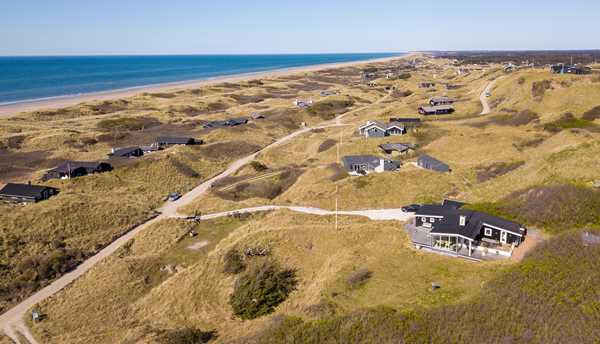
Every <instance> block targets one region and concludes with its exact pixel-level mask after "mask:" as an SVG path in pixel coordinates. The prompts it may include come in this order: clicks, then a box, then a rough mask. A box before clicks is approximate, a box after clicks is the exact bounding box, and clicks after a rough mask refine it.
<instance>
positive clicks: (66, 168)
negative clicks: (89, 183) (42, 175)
mask: <svg viewBox="0 0 600 344" xmlns="http://www.w3.org/2000/svg"><path fill="white" fill-rule="evenodd" d="M102 164H106V163H105V162H101V161H65V162H63V163H62V164H60V165H58V166H56V167H55V168H53V169H51V170H50V171H49V172H60V173H69V172H70V171H73V170H75V169H78V168H82V167H83V168H85V169H86V170H88V169H90V170H95V169H97V168H98V167H100V165H102Z"/></svg>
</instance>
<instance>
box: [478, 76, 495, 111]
mask: <svg viewBox="0 0 600 344" xmlns="http://www.w3.org/2000/svg"><path fill="white" fill-rule="evenodd" d="M498 79H500V78H496V79H494V80H492V81H490V83H489V84H487V86H486V87H485V89H484V90H483V92H481V94H480V95H479V100H480V101H481V105H482V106H483V110H482V111H481V114H482V115H487V114H489V113H490V112H491V111H492V110H491V109H490V104H489V103H488V101H487V94H488V93H491V92H492V88H493V87H494V85H495V84H496V81H498Z"/></svg>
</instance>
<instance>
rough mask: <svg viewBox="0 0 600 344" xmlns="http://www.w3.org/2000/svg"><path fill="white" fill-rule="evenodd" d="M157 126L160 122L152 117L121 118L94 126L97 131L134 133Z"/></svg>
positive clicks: (110, 119)
mask: <svg viewBox="0 0 600 344" xmlns="http://www.w3.org/2000/svg"><path fill="white" fill-rule="evenodd" d="M158 124H160V122H159V121H158V120H157V119H155V118H152V117H123V118H108V119H103V120H101V121H100V122H98V124H97V125H96V126H97V127H98V128H99V129H102V130H107V131H112V130H120V131H134V130H142V129H144V128H150V127H153V126H156V125H158Z"/></svg>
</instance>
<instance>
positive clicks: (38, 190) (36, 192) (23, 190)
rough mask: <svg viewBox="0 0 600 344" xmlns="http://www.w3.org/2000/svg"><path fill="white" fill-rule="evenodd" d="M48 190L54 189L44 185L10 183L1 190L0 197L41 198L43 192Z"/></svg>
mask: <svg viewBox="0 0 600 344" xmlns="http://www.w3.org/2000/svg"><path fill="white" fill-rule="evenodd" d="M47 189H53V188H51V187H48V186H42V185H30V184H15V183H8V184H6V185H5V186H4V187H3V188H2V190H0V195H4V196H19V197H29V198H35V197H38V196H41V194H42V192H43V191H44V190H47Z"/></svg>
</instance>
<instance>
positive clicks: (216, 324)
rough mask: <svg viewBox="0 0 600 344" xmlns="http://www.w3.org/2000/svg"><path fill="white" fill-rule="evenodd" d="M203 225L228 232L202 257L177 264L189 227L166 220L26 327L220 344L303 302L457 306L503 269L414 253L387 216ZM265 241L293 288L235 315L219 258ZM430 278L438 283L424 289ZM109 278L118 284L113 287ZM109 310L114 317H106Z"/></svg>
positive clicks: (80, 337)
mask: <svg viewBox="0 0 600 344" xmlns="http://www.w3.org/2000/svg"><path fill="white" fill-rule="evenodd" d="M230 221H234V222H230ZM236 223H237V224H236ZM240 225H241V227H237V229H234V228H236V227H235V226H240ZM221 226H226V227H227V228H230V229H223V230H221V229H219V228H224V227H221ZM203 228H204V229H206V230H208V232H212V231H215V230H219V231H224V232H223V233H224V234H225V233H230V234H225V235H226V236H225V237H223V236H222V238H223V239H221V241H220V242H218V241H216V242H215V241H214V240H211V247H209V248H208V251H204V252H206V253H197V252H196V251H194V252H191V253H190V252H187V253H186V256H187V257H189V258H187V260H186V261H185V263H180V262H178V261H177V260H175V261H173V260H172V259H176V257H177V255H174V254H173V253H174V252H177V251H174V250H176V248H177V247H183V246H184V245H189V242H185V243H184V242H181V241H179V238H180V237H181V236H182V235H183V233H185V231H186V230H187V226H186V225H185V224H184V223H180V222H173V221H170V222H163V223H160V224H157V225H156V226H154V227H153V228H151V229H150V230H149V231H147V232H144V233H142V234H141V235H140V237H138V238H136V239H135V240H134V242H133V244H132V245H131V246H130V248H129V249H128V250H127V251H124V252H121V253H120V254H119V256H114V257H111V258H109V260H107V261H106V262H105V263H104V264H101V265H98V266H97V267H95V268H93V269H92V271H91V272H90V273H89V274H87V275H86V276H85V277H84V278H82V279H80V280H78V281H77V282H75V284H73V285H72V286H71V287H69V288H68V289H67V290H65V292H64V293H62V294H61V295H60V297H59V298H56V299H52V300H48V301H46V302H45V303H44V304H42V305H41V307H40V308H41V310H42V311H43V312H44V313H45V314H47V315H48V319H47V320H45V321H44V322H41V323H38V324H34V325H32V330H33V331H34V332H35V333H36V334H38V335H40V338H42V339H44V342H59V341H63V342H70V343H80V342H81V343H83V342H85V343H107V342H111V341H114V340H117V339H119V340H134V339H135V340H138V341H146V340H147V338H148V336H149V335H150V334H149V333H154V332H155V331H156V330H157V329H178V328H188V327H191V328H198V329H202V330H205V331H206V330H216V331H217V335H218V336H219V339H220V340H223V341H226V340H228V339H233V338H237V337H238V336H241V335H244V334H251V333H255V332H256V331H257V330H259V329H261V328H263V327H264V326H265V325H266V324H267V321H268V320H269V319H272V318H273V317H276V316H278V315H281V314H305V313H304V312H305V307H306V306H307V305H312V304H318V303H320V302H323V301H324V300H326V301H327V302H329V303H331V304H333V307H335V308H336V309H338V310H352V309H357V308H360V307H364V306H366V305H381V304H383V305H390V306H394V307H404V308H413V307H421V306H426V307H429V306H433V305H437V304H447V303H455V302H458V301H460V300H464V299H467V298H468V297H469V295H472V294H473V293H476V292H477V290H478V289H479V285H480V283H481V282H482V281H484V280H487V279H488V278H490V277H491V276H493V275H494V274H495V271H496V270H498V269H502V265H498V264H497V263H490V264H487V263H486V264H485V265H478V264H472V263H468V262H464V261H458V260H452V259H450V260H449V259H447V258H444V257H440V256H436V255H430V254H423V253H419V252H416V251H414V250H413V249H412V248H409V247H408V242H407V236H406V234H405V233H404V231H403V229H402V228H401V227H400V226H399V224H397V223H394V222H371V221H368V220H363V219H360V218H342V219H341V227H340V228H341V232H337V231H335V230H334V229H333V218H329V217H326V218H320V217H314V216H304V215H298V214H293V213H289V212H277V213H272V214H268V215H265V216H264V217H256V218H252V219H249V222H246V223H239V222H235V220H227V219H226V220H220V221H217V222H206V223H203V224H202V227H201V228H198V233H199V235H198V237H199V238H194V240H201V239H204V235H205V234H204V233H208V232H205V231H204V230H203ZM231 230H233V231H231ZM227 231H229V232H227ZM186 240H188V239H186ZM209 240H210V239H209ZM265 244H268V246H269V247H270V249H271V252H272V259H275V260H277V261H279V262H281V263H282V264H283V265H284V266H286V267H289V268H294V269H297V274H298V275H297V278H298V285H297V290H296V291H294V292H292V293H291V294H290V296H289V298H288V300H286V301H285V302H284V303H283V304H281V305H280V306H279V307H277V309H276V311H275V313H274V314H273V315H270V316H266V317H262V318H259V319H256V320H252V321H245V322H242V321H240V320H236V319H234V318H232V311H231V308H230V306H229V305H228V300H229V294H230V293H231V291H232V290H233V286H234V283H235V277H230V276H229V275H227V274H224V273H223V270H222V269H223V266H222V258H223V257H224V256H225V254H226V253H227V252H228V251H229V250H230V249H231V248H232V247H245V246H247V245H260V246H264V245H265ZM177 250H178V249H177ZM357 261H360V262H361V264H363V265H362V266H361V268H362V267H366V268H368V269H369V270H370V271H372V272H373V277H372V278H371V280H370V281H369V283H367V284H364V285H363V286H362V287H361V288H359V289H348V287H347V282H346V279H347V276H348V275H349V274H350V272H351V271H354V270H355V269H356V268H358V267H356V262H357ZM167 264H171V265H177V264H179V265H180V266H181V268H182V270H180V272H177V273H174V274H171V275H169V274H168V273H166V272H161V271H160V267H161V266H164V265H167ZM146 276H150V277H149V278H146ZM432 280H435V281H438V282H439V283H441V284H442V285H443V286H444V289H443V290H442V291H440V292H439V293H436V294H431V293H430V292H429V285H430V283H431V281H432ZM145 281H151V282H145ZM408 281H410V282H408ZM116 284H118V285H121V286H123V287H122V288H114V287H113V286H114V285H116ZM96 307H98V308H96ZM89 309H97V311H95V312H93V313H90V312H88V311H87V310H89ZM108 314H114V315H113V316H111V317H110V319H105V318H106V317H105V316H103V315H107V316H108ZM115 315H117V316H115ZM103 319H105V320H103ZM42 333H43V334H42Z"/></svg>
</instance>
